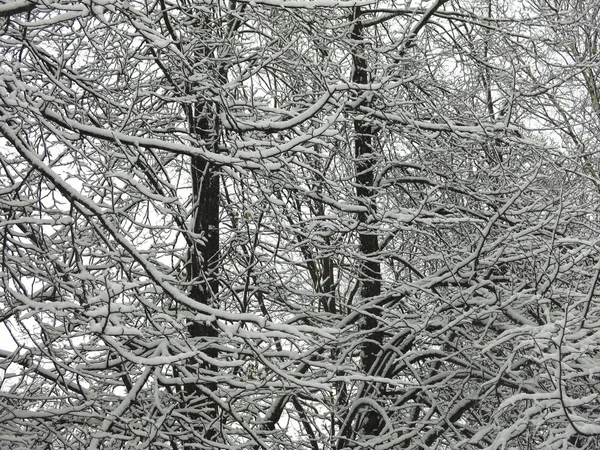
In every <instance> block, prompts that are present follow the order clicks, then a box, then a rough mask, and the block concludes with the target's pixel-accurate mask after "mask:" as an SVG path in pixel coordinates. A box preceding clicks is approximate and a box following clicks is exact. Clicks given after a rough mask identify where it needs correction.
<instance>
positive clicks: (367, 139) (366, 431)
mask: <svg viewBox="0 0 600 450" xmlns="http://www.w3.org/2000/svg"><path fill="white" fill-rule="evenodd" d="M361 16H362V11H361V9H360V7H357V8H355V9H354V12H353V18H352V19H353V28H352V33H351V39H352V42H353V44H354V48H353V49H352V52H353V53H352V62H353V70H354V72H353V75H352V81H353V82H354V83H357V84H362V85H364V84H367V83H369V81H370V80H369V78H370V77H369V70H368V65H367V60H366V56H365V48H364V43H363V42H364V33H363V26H362V21H361ZM359 95H360V91H359ZM365 102H367V100H365ZM354 133H355V138H354V152H355V158H356V195H357V197H358V200H359V202H360V203H362V205H363V206H365V207H366V208H367V211H366V212H364V213H360V214H358V220H359V222H360V226H359V236H358V238H359V249H360V253H361V255H362V257H363V260H362V262H361V265H360V274H359V276H360V283H361V289H360V293H361V298H362V301H363V302H364V303H365V304H366V303H369V302H370V300H371V299H372V298H374V297H377V296H378V295H379V294H380V293H381V267H380V263H379V261H377V259H376V258H377V253H378V251H379V242H378V239H377V234H376V233H375V232H374V231H372V230H370V229H369V224H370V222H371V219H372V218H373V214H374V213H375V211H376V200H375V196H376V190H375V187H374V179H375V173H374V171H375V166H376V163H377V158H376V155H375V150H374V148H373V145H374V142H375V129H374V126H373V125H372V124H371V123H369V122H368V121H367V120H365V119H364V118H361V119H356V120H355V121H354ZM379 314H380V311H379V310H378V309H377V308H367V309H366V310H365V317H364V321H363V322H362V325H361V329H362V330H363V331H367V332H368V333H367V334H366V339H365V341H364V343H363V346H362V349H361V350H362V351H361V362H362V366H363V370H364V372H365V373H367V374H368V373H370V372H371V371H372V369H373V365H374V363H375V360H376V359H377V355H378V353H379V351H380V349H381V343H382V340H383V333H382V332H381V331H379V330H378V326H379V321H378V316H379ZM380 428H381V424H380V418H379V416H378V413H377V412H375V411H372V410H369V411H368V412H366V413H365V414H361V415H359V417H358V418H357V423H356V424H355V430H356V431H357V432H358V433H360V434H363V435H374V434H377V433H378V432H379V431H380Z"/></svg>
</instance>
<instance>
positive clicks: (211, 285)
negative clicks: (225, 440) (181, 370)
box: [184, 104, 220, 448]
mask: <svg viewBox="0 0 600 450" xmlns="http://www.w3.org/2000/svg"><path fill="white" fill-rule="evenodd" d="M205 106H206V104H200V105H198V104H197V105H195V108H194V111H195V114H191V115H190V117H189V119H190V129H191V131H192V132H193V134H194V135H196V136H197V137H198V138H199V139H201V140H203V141H205V142H206V145H207V146H210V147H211V148H210V150H211V151H216V150H217V137H218V123H217V122H216V117H215V115H212V114H211V113H210V112H208V111H206V108H205ZM190 164H191V174H192V188H193V206H192V207H193V212H192V215H191V224H190V225H191V226H190V229H191V231H192V233H194V239H193V241H194V244H193V246H192V247H191V248H190V250H189V255H190V256H189V269H188V276H189V281H190V284H191V289H190V297H192V298H193V299H194V300H196V301H197V302H200V303H203V304H205V305H211V306H216V305H214V303H213V300H214V298H215V297H216V295H217V293H218V291H219V280H218V267H219V266H218V260H219V187H220V177H219V173H218V171H217V170H218V168H217V167H215V166H214V165H213V164H211V163H209V162H207V161H205V160H203V159H202V158H200V157H197V156H193V157H191V161H190ZM199 236H202V238H200V237H199ZM188 330H189V333H190V336H191V338H192V339H198V340H199V341H202V340H204V341H205V342H207V343H208V346H207V347H204V342H202V343H201V345H202V346H203V349H202V351H203V353H205V354H206V355H207V356H209V357H210V358H217V356H218V352H217V350H216V348H214V347H211V346H210V343H209V342H210V340H211V339H214V338H216V337H217V329H216V327H215V326H214V325H213V324H210V323H206V322H201V321H191V322H189V323H188ZM203 338H204V339H203ZM188 371H189V372H190V373H192V374H197V376H198V382H197V383H190V384H186V385H185V389H184V392H185V396H186V401H185V403H186V404H185V407H186V409H188V410H190V411H191V412H190V413H189V417H190V419H192V420H193V421H194V422H196V423H195V425H194V426H195V428H196V430H195V431H196V433H195V434H196V436H198V435H202V436H203V437H204V438H205V439H207V440H212V439H214V438H215V437H216V430H215V429H214V428H209V427H208V426H207V424H208V423H210V422H211V421H212V420H213V419H215V418H216V417H217V414H218V410H217V406H216V405H215V404H214V403H213V402H212V401H210V400H209V399H207V398H206V395H205V394H204V393H203V392H202V389H201V388H204V389H206V390H208V391H210V392H215V391H216V390H217V384H216V382H213V381H210V378H213V377H215V375H216V372H217V368H216V367H215V366H214V365H213V364H210V363H207V362H205V361H202V360H200V359H194V360H192V361H190V364H189V367H188ZM207 379H208V381H206V380H207ZM189 447H190V448H192V447H194V445H192V444H191V443H190V444H189Z"/></svg>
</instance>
